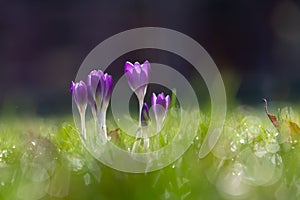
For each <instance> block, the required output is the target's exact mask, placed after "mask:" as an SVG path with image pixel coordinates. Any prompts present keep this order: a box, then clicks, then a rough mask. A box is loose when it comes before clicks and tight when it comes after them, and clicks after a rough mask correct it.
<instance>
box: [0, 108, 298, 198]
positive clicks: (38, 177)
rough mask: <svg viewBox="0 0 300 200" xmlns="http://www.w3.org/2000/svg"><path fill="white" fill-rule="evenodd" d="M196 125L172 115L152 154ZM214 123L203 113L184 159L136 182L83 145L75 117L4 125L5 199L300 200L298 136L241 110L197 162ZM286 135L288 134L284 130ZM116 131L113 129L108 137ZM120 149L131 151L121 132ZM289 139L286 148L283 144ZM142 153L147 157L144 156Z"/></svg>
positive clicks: (287, 115)
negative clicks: (188, 126) (184, 126)
mask: <svg viewBox="0 0 300 200" xmlns="http://www.w3.org/2000/svg"><path fill="white" fill-rule="evenodd" d="M299 114H300V113H297V112H294V111H292V110H291V109H289V108H283V109H280V110H278V113H277V118H278V120H279V123H281V124H284V123H286V122H287V121H291V122H294V123H296V124H300V115H299ZM181 121H182V123H184V122H188V123H189V122H190V121H193V119H191V118H184V119H180V120H179V119H178V115H177V114H176V113H173V115H169V118H168V119H167V122H166V125H165V127H164V129H163V131H162V133H161V134H160V135H157V136H154V137H152V138H151V140H150V144H151V145H150V149H156V148H161V147H163V146H166V145H168V144H170V143H172V138H173V137H174V136H175V135H174V133H176V130H177V129H178V124H179V123H180V122H181ZM209 123H210V117H209V115H206V114H204V113H201V116H200V125H199V129H198V132H197V135H196V137H195V139H194V141H193V143H192V144H191V146H190V147H189V149H188V150H187V151H186V152H185V154H184V155H183V156H182V157H181V158H179V159H178V160H176V161H175V162H174V163H172V164H170V165H169V166H167V167H165V168H163V169H161V170H158V171H154V172H150V173H143V174H131V173H124V172H119V171H117V170H114V169H111V168H109V167H107V166H105V165H103V164H102V163H100V162H99V161H97V160H96V159H94V158H93V156H91V155H90V153H89V152H88V151H87V150H86V149H85V148H84V146H83V145H82V142H81V139H80V137H79V132H78V130H77V129H76V128H75V127H74V124H73V119H72V118H71V117H64V118H48V119H41V118H38V117H35V116H30V117H10V118H4V117H2V118H1V121H0V199H30V200H34V199H234V198H236V199H276V198H277V199H298V198H300V197H299V196H300V187H299V186H300V172H299V171H300V170H299V169H300V149H299V145H298V135H300V132H297V130H293V131H292V132H291V130H290V129H288V128H282V129H280V130H279V131H278V130H277V129H276V128H275V127H274V126H273V124H272V123H271V122H270V120H269V119H268V118H267V115H265V114H264V113H263V109H259V110H256V109H235V110H232V111H230V112H229V113H228V114H227V119H226V123H225V125H224V131H223V133H222V135H221V137H220V138H219V140H218V142H217V144H216V146H215V147H214V149H213V150H212V151H211V152H210V154H209V155H208V156H207V157H205V158H204V159H199V158H198V154H199V150H200V147H201V144H202V142H203V139H204V137H205V135H206V131H207V130H208V127H209ZM282 127H284V126H282ZM115 128H117V127H116V125H114V124H113V123H111V124H110V125H109V130H113V129H115ZM119 134H120V135H119V138H118V139H117V140H114V141H113V142H114V143H115V145H118V146H119V147H120V148H122V149H125V150H126V149H128V148H130V147H131V146H132V144H133V142H134V138H132V137H130V136H128V135H127V134H125V133H124V132H123V131H122V130H120V131H119ZM282 135H285V136H287V137H288V139H287V140H286V141H285V142H282V141H281V140H280V137H281V136H282ZM140 151H142V149H140Z"/></svg>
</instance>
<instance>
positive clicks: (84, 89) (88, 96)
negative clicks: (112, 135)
mask: <svg viewBox="0 0 300 200" xmlns="http://www.w3.org/2000/svg"><path fill="white" fill-rule="evenodd" d="M112 87H113V81H112V77H111V76H110V75H108V74H107V73H105V74H104V73H103V72H102V71H101V70H93V71H91V72H90V74H89V75H88V76H87V81H86V84H85V83H84V82H83V81H80V82H78V83H74V82H73V81H72V83H71V92H72V95H73V99H74V101H75V103H76V105H77V108H78V111H79V114H80V121H81V134H82V137H83V139H84V140H86V137H87V136H86V127H85V112H86V108H87V104H89V105H90V106H91V110H92V114H93V118H94V120H95V126H96V132H99V134H100V137H101V138H102V139H103V141H104V142H106V141H107V129H106V111H107V108H108V104H109V100H110V97H111V94H112Z"/></svg>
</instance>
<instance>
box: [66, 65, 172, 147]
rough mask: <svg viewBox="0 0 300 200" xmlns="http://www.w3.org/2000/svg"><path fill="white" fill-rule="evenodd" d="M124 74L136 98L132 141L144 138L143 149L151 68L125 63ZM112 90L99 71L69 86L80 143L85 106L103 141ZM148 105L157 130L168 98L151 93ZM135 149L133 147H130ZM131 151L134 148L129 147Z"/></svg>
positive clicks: (146, 143)
mask: <svg viewBox="0 0 300 200" xmlns="http://www.w3.org/2000/svg"><path fill="white" fill-rule="evenodd" d="M124 73H125V75H126V77H127V80H128V84H129V87H130V88H131V90H132V91H133V92H134V93H135V95H136V96H137V99H138V101H139V130H138V132H137V134H136V139H137V140H138V141H140V139H141V138H142V137H143V138H144V148H145V150H147V149H148V147H149V138H148V137H147V131H146V129H145V127H147V126H148V125H149V122H150V121H151V120H150V115H149V108H148V105H147V104H146V103H145V102H144V98H145V95H146V92H147V86H148V83H149V78H150V73H151V67H150V63H149V62H148V61H145V62H144V63H143V64H140V63H139V62H135V63H134V64H132V63H130V62H128V61H127V62H126V63H125V66H124ZM112 90H113V80H112V76H111V75H109V74H107V73H103V72H102V71H101V70H93V71H91V72H90V73H89V75H88V76H87V80H86V83H85V82H83V81H79V82H77V83H75V82H73V81H72V83H71V92H72V96H73V99H74V101H75V103H76V106H77V109H78V111H79V114H80V120H81V134H82V138H83V139H84V140H86V139H87V135H86V134H87V133H86V127H85V115H86V109H87V105H88V104H89V105H90V107H91V111H92V115H93V118H94V121H95V128H96V132H97V133H99V137H100V138H101V139H102V141H104V142H106V141H107V140H108V137H107V128H106V112H107V108H108V105H109V100H110V97H111V94H112ZM151 104H152V105H151V106H152V109H153V112H154V117H155V122H156V125H157V131H160V130H161V128H162V127H163V124H164V122H165V119H166V116H167V113H168V109H169V105H170V97H169V96H168V95H167V96H165V95H164V93H160V94H158V95H156V94H155V93H153V94H152V98H151ZM134 146H136V144H135V145H134ZM133 149H135V148H133Z"/></svg>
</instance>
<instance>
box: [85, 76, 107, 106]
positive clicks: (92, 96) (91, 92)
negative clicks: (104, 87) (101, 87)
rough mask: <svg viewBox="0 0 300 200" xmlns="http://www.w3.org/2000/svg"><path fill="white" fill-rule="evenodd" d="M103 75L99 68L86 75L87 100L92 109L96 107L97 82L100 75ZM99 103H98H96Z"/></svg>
mask: <svg viewBox="0 0 300 200" xmlns="http://www.w3.org/2000/svg"><path fill="white" fill-rule="evenodd" d="M102 76H103V72H102V71H101V70H93V71H91V72H90V74H89V75H88V77H87V81H86V83H87V90H88V100H89V103H90V105H91V107H92V109H94V110H96V109H97V103H96V90H97V87H98V84H99V81H100V79H101V77H102ZM98 104H99V103H98Z"/></svg>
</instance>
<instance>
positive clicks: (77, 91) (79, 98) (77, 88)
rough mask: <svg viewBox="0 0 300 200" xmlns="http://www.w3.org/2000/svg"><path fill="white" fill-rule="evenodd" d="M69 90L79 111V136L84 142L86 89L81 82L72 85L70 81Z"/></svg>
mask: <svg viewBox="0 0 300 200" xmlns="http://www.w3.org/2000/svg"><path fill="white" fill-rule="evenodd" d="M70 90H71V92H72V96H73V99H74V101H75V103H76V105H77V108H78V110H79V114H80V121H81V134H82V137H83V139H84V140H86V128H85V111H86V107H87V102H88V94H87V93H88V92H87V87H86V85H85V83H84V82H83V81H80V82H78V83H74V82H73V81H72V83H71V88H70Z"/></svg>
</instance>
